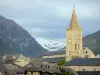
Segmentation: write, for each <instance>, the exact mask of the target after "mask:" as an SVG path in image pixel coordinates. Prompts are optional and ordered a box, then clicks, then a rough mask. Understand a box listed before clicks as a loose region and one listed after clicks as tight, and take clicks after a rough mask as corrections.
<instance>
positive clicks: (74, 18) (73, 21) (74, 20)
mask: <svg viewBox="0 0 100 75" xmlns="http://www.w3.org/2000/svg"><path fill="white" fill-rule="evenodd" d="M77 28H79V26H78V21H77V16H76V13H75V3H73V13H72V18H71V22H70V29H77Z"/></svg>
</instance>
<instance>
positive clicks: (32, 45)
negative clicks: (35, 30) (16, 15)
mask: <svg viewBox="0 0 100 75" xmlns="http://www.w3.org/2000/svg"><path fill="white" fill-rule="evenodd" d="M0 36H1V37H4V38H2V43H4V40H3V39H5V40H6V41H7V42H8V41H9V42H8V44H9V43H13V44H15V45H18V47H17V51H18V53H22V54H23V55H25V56H40V55H42V54H43V53H44V52H46V51H47V50H46V49H44V48H43V47H42V46H41V45H40V44H39V43H38V42H37V41H36V40H35V39H34V38H33V37H32V36H31V35H30V34H29V33H28V32H27V31H26V30H25V29H24V28H22V27H21V26H19V25H18V24H17V23H16V22H14V21H13V20H11V19H7V18H5V17H3V16H1V15H0ZM0 41H1V39H0ZM2 43H1V46H2ZM4 44H6V43H4ZM13 44H12V46H13V47H14V45H13ZM1 46H0V47H1ZM6 46H8V45H7V44H6ZM8 47H9V49H12V48H11V47H10V46H8ZM1 49H5V48H4V47H3V46H2V47H1ZM12 51H13V53H16V49H15V50H14V49H12ZM14 51H15V52H14ZM6 52H7V50H5V53H6ZM8 52H9V53H10V52H11V51H10V50H8ZM11 53H12V52H11Z"/></svg>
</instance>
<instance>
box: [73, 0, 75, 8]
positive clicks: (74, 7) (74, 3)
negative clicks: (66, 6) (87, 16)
mask: <svg viewBox="0 0 100 75" xmlns="http://www.w3.org/2000/svg"><path fill="white" fill-rule="evenodd" d="M73 9H75V0H73Z"/></svg>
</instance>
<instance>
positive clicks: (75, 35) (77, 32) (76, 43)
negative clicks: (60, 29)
mask: <svg viewBox="0 0 100 75" xmlns="http://www.w3.org/2000/svg"><path fill="white" fill-rule="evenodd" d="M82 50H83V48H82V29H81V28H80V27H79V25H78V21H77V16H76V13H75V9H73V12H72V18H71V21H70V25H69V27H68V28H67V30H66V61H70V60H72V59H73V58H82V57H83V51H82Z"/></svg>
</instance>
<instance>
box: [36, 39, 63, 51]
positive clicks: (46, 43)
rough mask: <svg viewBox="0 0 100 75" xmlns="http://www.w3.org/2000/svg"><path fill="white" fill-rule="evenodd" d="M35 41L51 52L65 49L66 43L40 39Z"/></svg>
mask: <svg viewBox="0 0 100 75" xmlns="http://www.w3.org/2000/svg"><path fill="white" fill-rule="evenodd" d="M35 39H36V41H37V42H38V43H39V44H40V45H41V46H42V47H43V48H45V49H47V50H49V51H56V50H60V49H62V48H64V47H65V43H64V42H62V41H58V40H52V39H45V38H40V37H36V38H35Z"/></svg>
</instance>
